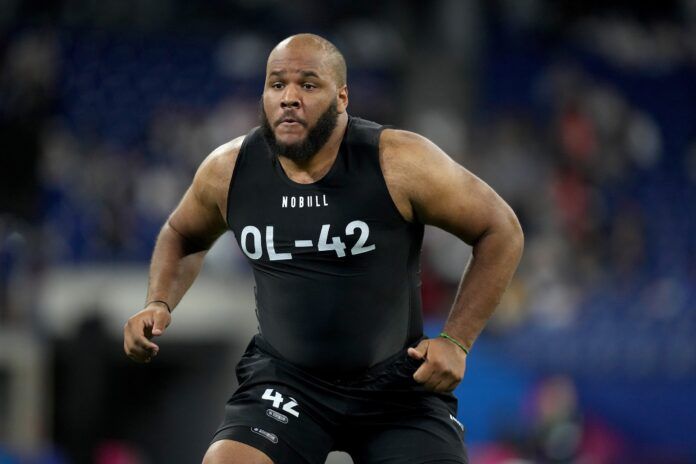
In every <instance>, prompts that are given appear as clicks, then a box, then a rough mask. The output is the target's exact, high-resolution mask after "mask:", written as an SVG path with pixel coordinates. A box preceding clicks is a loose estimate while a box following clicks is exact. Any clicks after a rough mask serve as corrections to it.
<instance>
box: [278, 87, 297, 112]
mask: <svg viewBox="0 0 696 464" xmlns="http://www.w3.org/2000/svg"><path fill="white" fill-rule="evenodd" d="M280 107H281V108H283V109H286V108H294V109H298V108H299V107H300V98H299V95H298V93H297V90H296V89H294V87H293V86H292V85H288V86H287V87H286V88H285V92H284V93H283V98H282V99H281V101H280Z"/></svg>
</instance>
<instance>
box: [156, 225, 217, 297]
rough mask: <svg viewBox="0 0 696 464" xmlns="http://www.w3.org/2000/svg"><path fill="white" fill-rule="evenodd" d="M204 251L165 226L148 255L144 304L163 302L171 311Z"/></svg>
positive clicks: (195, 275) (188, 285)
mask: <svg viewBox="0 0 696 464" xmlns="http://www.w3.org/2000/svg"><path fill="white" fill-rule="evenodd" d="M207 251H208V250H207V248H204V247H201V246H195V245H193V244H192V243H190V242H189V241H188V240H187V239H186V238H185V237H183V236H182V235H181V234H179V233H178V232H177V231H176V230H175V229H174V228H172V227H171V226H170V225H169V223H166V224H165V225H164V227H162V230H161V231H160V233H159V236H158V237H157V243H156V244H155V249H154V251H153V253H152V261H151V263H150V277H149V282H148V290H147V301H154V300H160V301H165V302H167V304H168V305H169V307H170V308H171V309H174V307H175V306H176V305H177V304H179V301H181V298H183V296H184V294H185V293H186V291H187V290H188V289H189V287H191V284H192V283H193V281H194V280H195V279H196V277H197V276H198V273H199V272H200V270H201V266H202V265H203V258H204V257H205V254H206V252H207Z"/></svg>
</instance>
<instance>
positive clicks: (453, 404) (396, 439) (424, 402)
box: [212, 335, 468, 464]
mask: <svg viewBox="0 0 696 464" xmlns="http://www.w3.org/2000/svg"><path fill="white" fill-rule="evenodd" d="M273 351H274V350H273V349H272V348H271V347H270V346H268V344H267V343H266V342H265V341H264V340H263V338H261V337H260V336H259V335H256V336H255V337H254V338H253V339H252V341H251V343H250V344H249V346H248V347H247V350H246V352H245V353H244V355H243V356H242V359H241V360H240V361H239V364H238V365H237V371H236V372H237V379H238V381H239V388H238V389H237V391H236V392H235V393H234V394H233V395H232V397H231V398H230V399H229V400H228V401H227V404H226V406H225V418H224V420H223V422H222V424H221V425H220V427H219V428H218V430H217V432H216V433H215V435H214V437H213V440H212V441H213V442H215V441H217V440H224V439H229V440H236V441H239V442H242V443H245V444H247V445H250V446H252V447H254V448H256V449H259V450H261V451H263V452H264V453H265V454H266V455H268V456H269V457H270V458H271V459H272V460H273V462H274V463H275V464H295V463H313V464H314V463H316V464H324V462H325V461H326V456H327V454H328V453H329V452H330V451H333V450H340V451H345V452H347V453H348V454H350V455H351V457H352V458H353V461H354V462H355V464H364V463H370V464H371V463H385V464H386V463H393V464H422V463H467V462H468V459H467V453H466V448H465V446H464V427H463V426H462V425H461V423H459V422H458V421H457V419H456V418H455V416H456V414H457V399H456V398H455V397H454V395H452V394H440V393H433V392H429V391H427V390H426V389H425V388H424V387H423V386H422V385H419V384H418V383H417V382H416V381H415V380H413V374H414V372H415V371H416V369H418V366H419V364H420V361H417V360H414V359H412V358H410V357H409V356H408V355H407V354H406V351H403V352H400V353H398V354H396V355H394V356H392V357H390V358H389V359H387V360H385V361H383V362H381V363H379V364H377V365H376V366H374V367H372V368H370V369H369V370H368V371H366V372H365V373H364V374H362V375H360V376H359V377H357V378H353V379H350V380H347V379H337V380H330V381H329V380H326V379H324V378H319V377H316V376H313V375H311V374H309V373H307V372H306V371H303V370H301V369H299V368H297V367H295V366H294V365H292V364H290V363H288V362H287V361H285V360H283V359H281V358H280V357H279V356H277V355H274V354H273Z"/></svg>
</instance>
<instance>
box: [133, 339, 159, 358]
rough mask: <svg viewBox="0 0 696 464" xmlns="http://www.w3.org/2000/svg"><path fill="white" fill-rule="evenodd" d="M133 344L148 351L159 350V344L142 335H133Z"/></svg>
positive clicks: (155, 351)
mask: <svg viewBox="0 0 696 464" xmlns="http://www.w3.org/2000/svg"><path fill="white" fill-rule="evenodd" d="M133 346H136V347H138V348H140V349H143V350H145V351H148V352H154V354H157V352H158V351H159V346H157V345H156V344H154V343H152V342H151V341H150V340H148V339H147V338H145V337H142V336H140V337H134V339H133Z"/></svg>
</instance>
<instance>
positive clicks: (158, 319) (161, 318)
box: [152, 311, 169, 337]
mask: <svg viewBox="0 0 696 464" xmlns="http://www.w3.org/2000/svg"><path fill="white" fill-rule="evenodd" d="M168 322H169V314H165V313H164V312H163V311H157V312H156V313H155V317H154V325H153V327H152V335H153V336H154V337H157V336H159V335H162V334H163V333H164V329H166V328H167V325H168Z"/></svg>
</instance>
